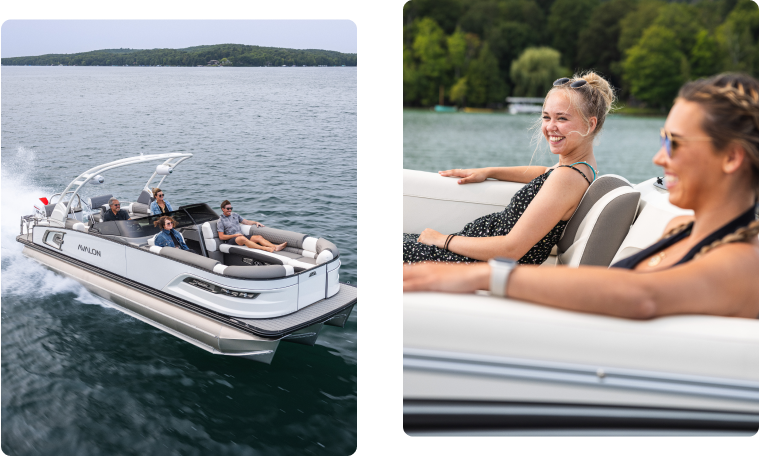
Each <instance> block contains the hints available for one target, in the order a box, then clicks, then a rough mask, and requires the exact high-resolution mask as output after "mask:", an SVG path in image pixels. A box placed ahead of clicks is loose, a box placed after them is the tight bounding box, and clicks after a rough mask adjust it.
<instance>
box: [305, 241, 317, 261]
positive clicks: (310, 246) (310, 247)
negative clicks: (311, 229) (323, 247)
mask: <svg viewBox="0 0 759 456" xmlns="http://www.w3.org/2000/svg"><path fill="white" fill-rule="evenodd" d="M317 241H318V239H317V238H314V237H311V236H309V237H307V238H306V239H304V240H303V250H306V251H309V252H313V253H314V254H315V253H316V242H317ZM311 258H313V257H311Z"/></svg>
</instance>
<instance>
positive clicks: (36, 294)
mask: <svg viewBox="0 0 759 456" xmlns="http://www.w3.org/2000/svg"><path fill="white" fill-rule="evenodd" d="M35 165H36V163H35V153H34V151H33V150H31V149H27V148H25V147H19V148H18V149H17V151H16V154H15V156H13V155H12V156H10V157H3V166H2V229H1V230H0V242H2V244H1V245H2V249H1V250H2V286H1V287H0V288H2V296H3V297H4V298H5V297H8V296H14V295H15V296H20V295H23V296H25V297H32V298H42V297H49V296H52V295H57V294H63V293H74V294H75V295H76V298H75V300H76V301H77V302H80V303H82V304H94V305H100V306H103V307H110V306H109V305H108V301H106V300H104V299H102V298H100V297H98V296H95V295H93V294H92V293H90V292H89V291H87V290H86V289H85V288H84V287H83V286H81V285H80V284H79V283H77V282H76V281H74V280H72V279H68V278H66V277H62V276H60V275H58V274H55V273H54V272H52V271H50V270H49V269H46V268H44V267H42V265H40V264H39V263H37V262H35V261H34V260H31V259H29V258H27V257H25V256H24V255H23V254H22V253H21V250H22V249H23V246H22V245H21V244H20V243H18V242H16V236H18V234H19V220H20V218H21V216H23V215H28V214H31V213H32V212H33V211H34V206H37V207H41V205H42V203H41V202H40V200H39V197H41V196H49V195H50V194H51V193H52V191H51V189H49V188H45V187H44V186H42V185H39V184H37V183H36V182H35V181H34V175H33V171H32V170H34V169H36V166H35Z"/></svg>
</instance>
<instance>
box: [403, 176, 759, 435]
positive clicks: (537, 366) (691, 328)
mask: <svg viewBox="0 0 759 456" xmlns="http://www.w3.org/2000/svg"><path fill="white" fill-rule="evenodd" d="M456 181H457V180H456V179H451V178H444V177H441V176H439V175H437V174H433V173H426V172H420V171H411V170H405V171H404V183H403V192H404V199H403V231H404V232H406V233H420V232H421V231H422V230H423V229H424V228H433V229H436V230H438V231H440V232H442V233H454V232H457V231H459V230H460V229H461V228H463V226H464V225H465V224H466V223H467V222H469V221H471V220H474V219H475V218H477V217H480V216H482V215H485V214H489V213H492V212H497V211H501V210H503V208H504V206H505V205H506V204H507V203H508V202H509V201H510V200H511V197H512V196H513V195H514V193H515V192H516V191H517V190H519V189H520V188H521V187H522V184H517V183H510V182H498V181H486V182H483V183H479V184H476V185H457V183H456ZM686 213H688V212H687V211H683V210H681V209H679V208H677V207H675V206H673V205H672V204H670V203H669V200H668V193H667V190H666V188H665V187H664V186H663V185H662V182H661V180H660V179H658V178H653V179H650V180H647V181H645V182H643V183H640V184H637V185H632V184H630V182H628V181H627V180H626V179H624V178H622V177H620V176H615V175H606V176H601V177H599V178H598V179H597V180H596V181H595V182H594V183H593V184H592V185H591V186H590V188H589V189H588V190H587V192H586V193H585V196H584V198H583V199H582V202H581V203H580V205H579V207H578V208H577V210H576V212H575V214H574V216H573V217H572V219H571V220H570V222H569V224H568V225H567V228H566V230H565V232H564V235H563V237H562V238H561V240H560V241H559V243H558V245H557V246H556V247H555V250H554V254H553V255H552V256H551V257H550V258H549V259H548V260H547V261H546V263H545V264H544V265H543V267H554V266H555V265H556V264H564V265H569V266H578V265H597V266H599V265H601V266H608V265H610V264H612V263H613V262H616V261H617V260H619V259H622V258H625V257H627V256H629V255H632V254H634V253H636V252H638V251H640V250H642V249H643V248H644V247H646V246H648V245H650V244H652V243H653V242H655V241H656V240H657V239H658V238H659V237H660V236H661V234H662V232H663V230H664V227H665V226H666V225H667V223H668V222H669V221H670V220H671V219H672V218H673V217H675V216H677V215H681V214H686ZM403 308H404V311H403V346H404V352H403V375H404V386H403V396H404V405H403V412H404V428H405V430H406V432H407V433H409V434H416V435H430V434H438V435H439V434H444V435H662V434H666V435H673V434H674V435H707V434H716V435H751V434H754V433H756V432H757V429H759V320H750V319H744V318H726V317H712V316H704V315H683V316H672V317H662V318H657V319H654V320H651V321H633V320H626V319H622V318H613V317H606V316H600V315H590V314H583V313H579V312H571V311H565V310H559V309H554V308H548V307H544V306H539V305H535V304H530V303H526V302H521V301H517V300H514V299H502V298H497V297H491V296H488V295H486V294H472V295H456V294H446V293H407V294H405V295H404V306H403Z"/></svg>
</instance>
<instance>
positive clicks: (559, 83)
mask: <svg viewBox="0 0 759 456" xmlns="http://www.w3.org/2000/svg"><path fill="white" fill-rule="evenodd" d="M569 81H571V79H569V78H561V79H557V80H555V81H553V85H554V87H559V86H563V85H564V84H566V83H567V82H569ZM587 83H588V81H586V80H585V79H575V81H574V82H573V83H571V84H569V87H571V88H573V89H578V88H580V87H582V86H584V85H585V84H587Z"/></svg>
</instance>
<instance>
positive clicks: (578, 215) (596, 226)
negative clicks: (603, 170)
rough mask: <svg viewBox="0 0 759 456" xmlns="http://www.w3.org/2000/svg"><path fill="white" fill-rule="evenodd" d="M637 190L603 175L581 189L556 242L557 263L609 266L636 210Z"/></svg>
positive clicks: (613, 176)
mask: <svg viewBox="0 0 759 456" xmlns="http://www.w3.org/2000/svg"><path fill="white" fill-rule="evenodd" d="M639 201H640V192H637V191H635V190H633V188H632V185H631V184H630V182H629V181H627V179H625V178H624V177H621V176H617V175H614V174H606V175H604V176H600V177H599V178H598V179H596V180H595V181H594V182H593V183H592V184H591V185H590V187H588V190H587V191H586V192H585V196H583V198H582V201H580V204H579V205H578V206H577V210H576V211H575V213H574V215H572V218H571V219H570V220H569V223H568V224H567V227H566V229H565V230H564V235H563V236H562V238H561V239H560V240H559V242H558V244H557V251H558V261H557V263H558V264H566V265H570V266H579V265H594V266H609V264H610V263H611V260H612V258H613V257H614V254H615V253H616V252H617V249H618V248H619V246H620V245H621V244H622V241H623V240H624V239H625V236H626V235H627V232H628V231H629V230H630V225H632V223H633V221H634V220H635V215H636V214H637V211H638V203H639Z"/></svg>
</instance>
